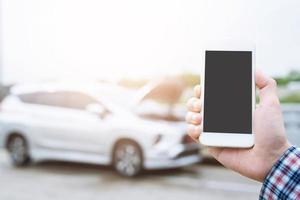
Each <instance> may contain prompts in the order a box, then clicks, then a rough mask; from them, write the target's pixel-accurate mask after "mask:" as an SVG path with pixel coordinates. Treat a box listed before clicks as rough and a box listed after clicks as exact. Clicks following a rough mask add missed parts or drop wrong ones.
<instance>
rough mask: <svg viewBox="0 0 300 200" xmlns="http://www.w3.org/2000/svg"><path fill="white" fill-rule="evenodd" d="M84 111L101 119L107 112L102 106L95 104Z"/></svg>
mask: <svg viewBox="0 0 300 200" xmlns="http://www.w3.org/2000/svg"><path fill="white" fill-rule="evenodd" d="M86 111H87V112H89V113H92V114H95V115H97V116H100V117H101V118H102V119H103V118H104V117H105V116H106V115H107V114H108V111H107V110H106V109H105V108H104V107H103V106H101V105H100V104H97V103H93V104H89V105H87V106H86Z"/></svg>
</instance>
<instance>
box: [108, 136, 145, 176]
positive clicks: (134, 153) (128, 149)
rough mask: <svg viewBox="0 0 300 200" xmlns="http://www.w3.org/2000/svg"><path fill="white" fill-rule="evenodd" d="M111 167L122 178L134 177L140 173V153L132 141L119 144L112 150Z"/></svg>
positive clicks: (141, 157)
mask: <svg viewBox="0 0 300 200" xmlns="http://www.w3.org/2000/svg"><path fill="white" fill-rule="evenodd" d="M113 165H114V168H115V169H116V171H117V172H118V173H119V174H121V175H122V176H127V177H132V176H136V175H138V174H139V173H140V172H141V170H142V166H143V156H142V151H141V150H140V148H139V146H138V145H137V144H136V143H134V142H132V141H122V142H119V143H118V144H117V145H116V147H115V150H114V154H113Z"/></svg>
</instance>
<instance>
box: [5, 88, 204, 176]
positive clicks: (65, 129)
mask: <svg viewBox="0 0 300 200" xmlns="http://www.w3.org/2000/svg"><path fill="white" fill-rule="evenodd" d="M20 88H21V89H20ZM29 88H30V89H28V87H27V88H26V87H25V89H24V87H23V88H22V87H20V86H19V87H18V86H17V87H14V88H13V89H12V90H11V94H10V95H9V96H7V97H6V98H5V99H4V100H3V102H2V104H1V112H0V142H2V145H3V146H4V147H5V148H6V149H7V150H8V152H9V154H10V157H11V160H12V163H13V164H14V165H16V166H23V165H26V164H28V163H29V161H33V162H36V161H42V160H62V161H75V162H86V163H95V164H103V165H113V166H114V168H115V169H116V171H117V172H118V173H120V174H121V175H124V176H134V175H137V174H139V172H140V171H141V170H142V169H163V168H177V167H181V166H185V165H190V164H193V163H197V162H199V161H200V160H201V157H200V156H199V146H198V144H196V143H194V142H193V141H192V140H191V139H190V138H189V136H187V135H186V130H185V126H183V125H182V124H181V125H180V124H177V125H175V124H174V123H173V124H170V123H167V122H163V121H153V120H147V119H145V118H141V117H139V116H138V115H136V114H135V113H134V112H132V111H131V110H130V109H128V108H124V106H120V105H119V104H117V103H113V101H108V100H107V98H105V97H104V96H103V97H102V96H101V94H99V91H96V90H91V89H86V88H84V89H83V88H80V87H62V86H57V85H54V86H51V85H50V86H49V85H48V86H47V87H39V86H36V87H29ZM181 123H184V122H181Z"/></svg>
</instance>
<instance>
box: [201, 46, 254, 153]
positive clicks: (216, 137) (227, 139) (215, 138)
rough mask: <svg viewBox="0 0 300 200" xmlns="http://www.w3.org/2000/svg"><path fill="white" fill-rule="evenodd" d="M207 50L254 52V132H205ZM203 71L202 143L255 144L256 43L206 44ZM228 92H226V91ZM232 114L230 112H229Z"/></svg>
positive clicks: (217, 145) (223, 144)
mask: <svg viewBox="0 0 300 200" xmlns="http://www.w3.org/2000/svg"><path fill="white" fill-rule="evenodd" d="M206 51H251V52H252V133H251V134H249V133H246V134H245V133H228V132H226V133H224V132H205V131H204V130H203V124H204V123H205V116H204V108H205V100H204V95H205V52H206ZM201 56H202V60H203V61H202V73H201V103H202V104H201V105H202V110H201V111H202V112H201V113H202V127H201V129H202V130H203V132H202V133H201V135H200V137H199V141H200V143H202V144H203V145H206V146H216V147H232V148H250V147H252V146H253V145H254V131H253V120H254V111H255V101H256V98H255V45H253V44H252V43H240V42H232V41H226V42H223V41H222V42H218V43H216V44H209V45H206V48H205V49H204V51H203V52H202V55H201ZM225 93H226V92H225ZM229 115H230V114H229Z"/></svg>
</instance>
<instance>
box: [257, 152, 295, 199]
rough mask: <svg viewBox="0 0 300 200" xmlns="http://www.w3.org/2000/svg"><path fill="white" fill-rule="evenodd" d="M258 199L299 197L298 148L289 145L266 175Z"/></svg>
mask: <svg viewBox="0 0 300 200" xmlns="http://www.w3.org/2000/svg"><path fill="white" fill-rule="evenodd" d="M259 199H260V200H272V199H300V150H299V149H297V148H296V147H290V148H289V149H288V150H287V151H286V152H285V153H284V154H283V155H282V156H281V158H280V159H279V160H278V161H277V162H276V164H275V165H274V166H273V168H272V169H271V171H270V173H269V174H268V176H267V177H266V179H265V181H264V183H263V186H262V189H261V192H260V196H259Z"/></svg>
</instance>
